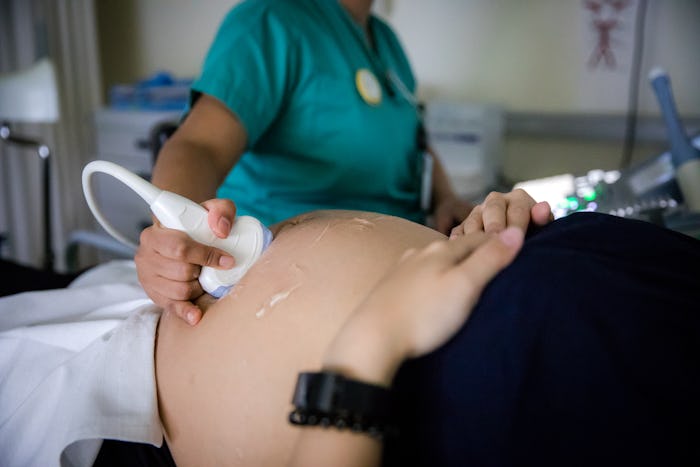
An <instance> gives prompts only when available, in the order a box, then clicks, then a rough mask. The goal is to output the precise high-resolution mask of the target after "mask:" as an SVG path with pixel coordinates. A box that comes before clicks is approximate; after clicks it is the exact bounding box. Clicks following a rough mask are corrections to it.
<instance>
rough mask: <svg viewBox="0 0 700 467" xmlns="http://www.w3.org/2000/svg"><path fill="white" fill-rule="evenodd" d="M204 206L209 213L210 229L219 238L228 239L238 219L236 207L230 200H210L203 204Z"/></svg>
mask: <svg viewBox="0 0 700 467" xmlns="http://www.w3.org/2000/svg"><path fill="white" fill-rule="evenodd" d="M202 206H204V207H205V208H206V210H207V211H209V215H208V216H207V221H208V222H209V228H210V229H211V230H212V231H213V232H214V233H215V234H216V236H217V237H219V238H226V237H228V234H229V232H231V226H232V225H233V219H234V218H235V217H236V205H235V204H234V203H233V201H231V200H230V199H210V200H208V201H205V202H203V203H202Z"/></svg>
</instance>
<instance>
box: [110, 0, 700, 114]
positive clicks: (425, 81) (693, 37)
mask: <svg viewBox="0 0 700 467" xmlns="http://www.w3.org/2000/svg"><path fill="white" fill-rule="evenodd" d="M329 1H333V0H329ZM236 3H238V2H237V1H236V0H206V1H197V0H147V1H138V0H122V1H119V2H114V1H110V0H97V5H98V11H99V12H100V15H99V19H100V29H101V35H102V41H101V42H102V55H103V57H102V59H103V63H104V65H103V68H104V71H105V80H106V83H105V84H106V86H109V85H111V84H114V83H115V82H120V81H121V82H128V81H133V80H136V79H140V78H143V77H145V76H147V75H149V74H151V73H153V72H155V71H157V70H160V69H166V70H169V71H172V72H174V73H176V74H177V75H180V76H192V75H195V74H196V73H197V72H198V71H199V67H200V65H201V63H202V60H203V58H204V54H205V53H206V50H207V48H208V46H209V43H210V42H211V40H212V37H213V35H214V33H215V31H216V29H217V27H218V25H219V23H220V21H221V20H222V18H223V16H224V14H225V13H226V12H227V11H228V10H229V8H230V7H231V6H232V5H235V4H236ZM635 3H636V2H635ZM377 4H378V5H377V6H378V7H379V9H380V10H381V11H383V12H385V13H386V15H385V16H386V17H387V18H388V20H389V21H390V22H391V23H392V25H393V26H394V27H395V29H396V30H397V32H398V34H399V36H400V37H401V39H402V41H403V42H404V45H405V46H406V49H407V51H408V53H409V55H410V58H411V59H412V62H413V65H414V68H415V71H416V74H417V75H418V79H419V82H420V83H421V88H420V93H421V95H422V96H423V97H435V96H438V97H450V98H465V99H467V100H471V101H488V102H497V103H502V104H504V105H505V106H506V107H507V108H508V109H510V110H525V111H545V112H593V113H622V112H624V111H625V109H626V105H627V87H628V80H629V71H630V62H631V53H632V40H633V33H634V31H633V27H634V9H633V8H630V9H627V10H625V12H624V13H623V15H622V16H621V19H622V21H623V22H622V27H621V29H620V30H619V31H618V32H617V33H616V35H615V39H616V43H615V44H614V46H613V52H614V53H615V55H616V58H617V59H618V60H619V62H620V63H619V66H618V68H617V69H615V70H606V69H604V68H602V67H599V68H597V69H595V70H591V69H589V68H587V67H586V60H587V59H588V57H589V55H590V53H591V52H592V50H593V48H594V46H595V41H596V35H595V34H594V32H593V31H592V29H591V26H590V19H591V17H590V13H589V12H588V11H587V10H585V9H584V7H583V2H582V1H581V0H527V1H523V0H430V1H428V0H383V1H378V2H377ZM697 44H700V1H698V0H649V8H648V15H647V30H646V34H645V55H644V61H643V67H642V70H643V72H644V73H643V74H644V75H645V76H646V73H647V72H648V70H649V69H650V68H651V67H652V66H653V65H661V66H664V67H665V68H666V69H667V70H668V71H669V73H670V75H671V79H672V81H673V87H674V92H675V93H676V98H677V101H678V105H679V109H680V111H681V113H689V114H693V115H700V85H699V84H698V83H700V55H699V54H698V52H697ZM641 91H642V92H640V109H641V110H642V111H643V112H647V113H656V108H657V106H656V102H655V101H654V99H653V96H652V95H651V93H650V92H649V90H648V86H647V85H646V80H644V82H643V83H642V88H641Z"/></svg>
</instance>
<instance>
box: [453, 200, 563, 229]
mask: <svg viewBox="0 0 700 467" xmlns="http://www.w3.org/2000/svg"><path fill="white" fill-rule="evenodd" d="M552 220H554V216H553V215H552V209H551V208H550V206H549V203H547V202H546V201H542V202H540V203H538V202H536V201H535V200H534V199H532V197H531V196H530V195H529V194H527V192H525V191H524V190H522V189H520V188H518V189H516V190H513V191H511V192H510V193H498V192H495V191H494V192H491V193H489V195H488V196H487V197H486V199H485V200H484V202H483V203H481V204H478V205H477V206H475V207H474V209H472V211H471V213H469V216H467V218H466V219H465V220H464V222H462V223H461V224H460V225H458V226H457V227H455V228H454V229H452V232H451V233H450V238H454V237H457V236H460V235H465V234H469V233H471V232H479V231H483V232H487V233H498V232H501V231H502V230H504V229H505V228H506V227H518V228H520V229H521V230H523V231H527V228H528V226H529V225H530V223H532V224H534V225H538V226H542V225H546V224H548V223H550V222H551V221H552Z"/></svg>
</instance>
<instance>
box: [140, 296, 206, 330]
mask: <svg viewBox="0 0 700 467" xmlns="http://www.w3.org/2000/svg"><path fill="white" fill-rule="evenodd" d="M156 298H157V299H158V301H162V302H163V303H165V305H163V306H162V308H163V312H165V313H173V314H174V315H175V316H177V317H178V318H180V319H181V320H183V321H185V322H186V323H187V324H189V325H190V326H194V325H195V324H197V323H199V321H200V320H201V319H202V310H200V309H199V307H197V306H196V305H194V304H193V303H192V302H189V301H184V300H180V301H178V300H168V299H167V298H165V297H163V296H158V295H157V294H156V297H151V300H153V302H154V303H157V301H156Z"/></svg>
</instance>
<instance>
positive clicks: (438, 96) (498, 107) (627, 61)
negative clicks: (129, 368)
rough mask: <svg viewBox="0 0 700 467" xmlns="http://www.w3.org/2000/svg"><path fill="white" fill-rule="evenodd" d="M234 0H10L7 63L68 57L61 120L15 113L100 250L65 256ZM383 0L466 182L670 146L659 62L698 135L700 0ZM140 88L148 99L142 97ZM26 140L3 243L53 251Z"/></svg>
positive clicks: (147, 152)
mask: <svg viewBox="0 0 700 467" xmlns="http://www.w3.org/2000/svg"><path fill="white" fill-rule="evenodd" d="M329 1H331V0H329ZM236 3H237V2H235V1H231V0H207V1H204V2H202V1H194V0H120V1H115V0H0V73H4V74H7V73H13V72H16V71H17V70H22V69H26V68H28V67H30V66H32V65H33V64H34V63H36V62H37V60H39V59H40V58H42V57H49V58H50V59H51V61H52V63H53V65H54V67H55V75H56V76H55V78H56V80H55V81H56V83H57V89H58V95H59V101H60V118H59V119H58V121H57V122H53V123H45V122H44V123H42V122H38V123H37V122H30V123H19V124H18V125H17V128H19V129H21V130H22V131H23V132H24V133H29V134H32V135H36V136H37V137H39V138H40V139H41V140H42V141H45V142H46V143H47V144H48V145H49V146H50V147H51V148H52V158H53V162H52V172H51V182H52V184H51V187H50V194H51V195H52V196H51V198H50V201H49V203H50V207H51V208H52V212H53V213H54V215H53V216H52V217H51V219H50V220H49V222H50V223H51V226H52V227H53V228H52V231H51V248H52V250H53V254H54V256H55V259H56V261H55V267H56V268H57V269H59V270H62V269H63V270H65V269H67V268H72V267H76V264H77V267H80V266H82V265H85V264H88V263H90V262H91V261H94V260H95V256H94V254H95V253H94V252H92V251H90V250H91V248H82V247H81V250H85V251H80V252H79V253H78V256H79V258H78V259H77V260H76V259H75V258H73V259H72V260H69V259H67V256H66V252H67V250H69V249H71V248H70V247H71V246H72V247H73V252H72V253H73V254H75V251H74V250H75V246H76V245H77V244H79V243H80V242H81V240H80V238H79V235H78V237H76V235H75V234H76V232H92V231H96V230H97V229H96V225H95V224H94V222H93V220H92V216H91V214H90V213H89V211H88V210H87V207H86V205H85V202H84V200H83V196H82V189H81V186H80V170H81V169H82V167H83V166H84V164H85V163H87V162H88V161H90V160H92V159H108V160H113V161H115V162H118V163H120V164H122V165H124V166H126V167H127V168H130V169H131V170H134V171H136V172H138V173H140V174H142V175H144V176H147V175H148V172H149V168H150V166H151V165H152V152H153V142H152V141H151V140H150V138H151V136H152V133H153V129H154V128H155V127H157V126H158V125H160V124H161V123H163V122H169V121H176V120H177V117H178V116H179V114H180V111H181V105H182V101H181V98H182V96H183V95H184V94H183V90H186V87H187V84H188V83H189V81H190V80H191V79H193V78H194V77H196V76H197V74H198V72H199V68H200V66H201V64H202V61H203V59H204V56H205V54H206V51H207V49H208V47H209V44H210V42H211V40H212V39H213V36H214V34H215V32H216V30H217V28H218V25H219V24H220V22H221V20H222V19H223V17H224V15H225V14H226V12H227V11H228V10H229V9H230V8H231V7H232V6H233V5H234V4H236ZM375 12H376V14H378V15H380V16H381V17H383V18H384V19H386V20H387V21H388V22H389V23H390V24H391V25H392V26H393V27H394V29H395V30H396V32H397V33H398V35H399V37H400V39H401V40H402V42H403V45H404V47H405V49H406V51H407V53H408V55H409V58H410V59H411V61H412V64H413V67H414V72H415V74H416V76H417V79H418V82H419V88H418V98H419V100H420V101H421V103H423V105H424V106H425V109H426V124H427V126H428V130H429V133H430V136H431V139H432V140H433V143H434V145H435V146H436V148H437V149H438V152H439V153H440V154H441V156H443V157H445V158H446V161H445V162H446V165H447V168H448V171H449V172H450V175H451V176H452V178H453V183H454V184H455V185H456V188H457V191H458V192H460V193H461V194H462V195H463V196H465V197H468V198H471V199H475V200H478V199H479V197H480V196H483V195H484V194H485V193H486V192H487V191H488V190H490V189H492V188H503V187H506V188H508V187H512V185H513V184H515V183H517V182H522V181H528V180H532V179H541V178H545V177H551V176H557V175H560V174H573V175H577V176H578V175H584V174H586V173H588V172H589V171H592V170H602V171H613V170H619V169H625V168H627V167H634V166H635V164H639V163H641V162H643V161H645V160H647V159H649V158H651V157H654V156H657V155H659V154H661V153H663V152H664V151H666V150H667V149H668V146H669V144H668V140H667V137H666V128H665V125H664V121H663V119H662V118H661V116H660V113H659V106H658V103H657V101H656V99H655V97H654V94H653V92H652V90H651V87H650V86H649V81H648V78H647V75H648V73H649V71H650V70H651V69H652V68H653V67H656V66H660V67H663V68H664V69H665V70H666V71H667V72H668V75H669V76H670V78H671V81H672V85H673V92H674V96H675V99H676V103H677V108H678V112H679V114H680V116H681V118H682V120H683V123H684V125H685V128H686V130H687V132H688V133H689V134H691V135H695V134H697V133H698V130H700V85H699V83H700V56H699V55H698V52H697V44H700V2H699V1H697V0H647V1H645V0H628V1H603V0H600V1H595V0H528V1H519V0H431V1H424V0H383V1H380V0H377V1H376V2H375ZM139 89H140V90H141V91H143V92H145V93H146V94H145V95H146V97H144V94H143V92H142V94H141V97H140V98H135V97H134V95H135V93H136V92H138V90H139ZM144 89H145V91H144ZM185 92H186V91H185ZM475 135H476V137H474V136H475ZM23 152H27V150H26V149H23V148H15V147H9V146H2V145H0V196H1V197H2V202H0V232H2V235H3V241H2V243H1V244H0V255H1V256H2V257H3V258H8V259H12V260H14V261H19V262H22V263H26V264H35V265H39V264H41V263H42V258H43V256H42V255H44V254H45V251H44V250H42V247H41V241H42V232H43V228H44V223H45V222H46V219H45V216H43V215H42V212H43V211H42V198H41V195H40V190H39V188H38V187H40V186H41V176H40V175H39V174H40V173H41V171H40V170H39V169H40V167H39V164H40V161H39V159H40V158H37V157H33V156H32V155H31V154H30V155H27V154H23ZM100 190H101V191H100V193H101V196H102V199H103V202H104V203H105V209H106V214H108V215H110V216H112V218H113V219H116V221H115V223H116V224H119V223H121V224H122V226H120V227H122V228H123V230H125V231H126V232H127V233H129V234H131V235H137V233H138V231H139V229H140V228H141V227H142V224H143V222H147V221H148V215H147V213H145V214H144V213H142V212H141V211H139V212H138V214H136V211H137V210H138V209H137V207H136V205H139V204H140V203H139V202H138V201H134V203H135V204H134V205H133V210H132V208H131V207H130V206H132V205H130V204H129V201H128V200H125V198H123V195H122V194H120V192H118V191H115V190H117V189H116V188H114V187H111V186H108V185H105V186H101V187H100ZM110 202H111V203H112V204H111V205H110ZM71 261H77V263H76V264H69V262H71Z"/></svg>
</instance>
